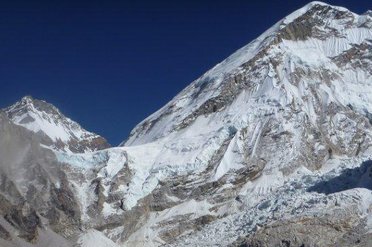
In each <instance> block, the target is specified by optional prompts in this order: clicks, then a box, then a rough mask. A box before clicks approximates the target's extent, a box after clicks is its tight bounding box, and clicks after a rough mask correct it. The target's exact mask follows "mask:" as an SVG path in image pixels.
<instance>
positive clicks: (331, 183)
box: [307, 160, 372, 195]
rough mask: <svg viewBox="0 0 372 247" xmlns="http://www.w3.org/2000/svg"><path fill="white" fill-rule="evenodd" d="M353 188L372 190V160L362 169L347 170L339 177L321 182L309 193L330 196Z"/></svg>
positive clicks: (361, 167)
mask: <svg viewBox="0 0 372 247" xmlns="http://www.w3.org/2000/svg"><path fill="white" fill-rule="evenodd" d="M353 188H365V189H369V190H372V160H368V161H365V162H363V163H362V165H361V166H360V167H356V168H352V169H345V170H344V171H342V172H341V174H340V175H339V176H337V177H334V178H330V179H328V180H326V181H322V182H319V183H317V184H315V185H313V186H311V187H310V188H308V190H307V191H308V192H318V193H324V194H327V195H328V194H332V193H336V192H340V191H344V190H349V189H353Z"/></svg>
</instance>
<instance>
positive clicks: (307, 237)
mask: <svg viewBox="0 0 372 247" xmlns="http://www.w3.org/2000/svg"><path fill="white" fill-rule="evenodd" d="M371 40H372V18H371V17H369V16H367V15H356V14H354V13H352V12H350V11H348V10H347V9H345V8H341V7H333V6H330V5H328V4H324V3H321V2H312V3H310V4H308V5H306V6H305V7H303V8H301V9H300V10H298V11H295V12H294V13H292V14H290V15H289V16H287V17H286V18H284V19H282V20H281V21H279V22H278V23H276V24H275V25H274V26H273V28H271V29H269V30H268V31H266V32H265V33H264V34H263V35H261V36H260V37H259V38H258V39H256V40H254V41H252V42H251V43H250V44H248V45H247V46H245V47H243V48H242V49H240V50H238V51H237V52H236V53H234V54H233V55H232V56H230V57H229V58H227V59H226V60H224V61H223V62H221V63H220V64H219V65H217V66H215V67H214V68H212V69H211V70H209V71H208V72H206V74H204V75H203V76H201V77H200V78H199V79H197V80H195V81H194V82H193V83H192V84H190V85H189V86H188V87H186V88H185V89H184V90H183V91H181V92H180V93H179V94H178V95H177V96H176V97H175V98H174V99H172V100H171V101H170V102H169V103H168V104H166V105H165V106H164V107H163V108H161V109H160V110H159V111H157V112H155V113H154V114H153V115H151V116H149V117H148V118H147V119H145V120H144V121H143V122H141V123H140V124H139V125H137V126H136V127H135V128H134V130H133V131H132V134H131V136H130V137H129V139H128V140H127V141H126V142H125V143H123V144H122V145H120V146H119V147H112V148H107V149H103V150H93V152H90V151H89V152H70V151H68V150H65V149H59V148H58V147H57V148H56V147H55V146H53V144H51V145H45V144H43V139H42V136H40V135H38V133H37V132H36V133H35V131H32V129H31V130H29V129H27V128H23V127H22V126H19V125H21V124H20V123H21V122H22V120H20V121H14V118H13V120H12V119H8V116H9V112H13V111H14V108H16V107H13V109H12V108H11V109H10V110H8V112H7V114H6V116H5V115H4V116H3V115H0V116H1V117H2V118H4V123H3V124H2V122H1V121H0V127H3V128H4V129H1V128H0V141H3V142H0V144H1V145H0V146H2V147H9V148H8V149H9V150H11V149H12V148H14V149H15V151H14V152H9V154H8V152H4V154H2V155H0V157H1V156H3V157H7V158H6V159H5V158H2V159H0V168H2V169H3V171H2V175H3V177H1V179H0V188H11V189H8V190H6V189H2V190H1V193H2V194H3V195H4V198H1V197H0V200H2V203H0V213H1V215H3V216H4V218H5V221H6V222H8V223H11V224H12V227H13V228H12V227H9V226H8V225H6V224H5V223H3V222H1V221H0V226H3V228H4V229H5V227H4V226H5V225H6V229H5V230H2V228H0V233H2V235H1V234H0V244H3V243H4V246H8V245H9V246H12V245H11V243H12V242H11V240H13V241H15V240H17V241H23V242H22V243H24V242H26V243H25V244H24V245H25V246H27V244H28V243H29V242H33V243H36V244H38V243H40V241H45V236H46V235H48V234H47V233H45V230H46V229H51V230H52V231H53V232H55V233H56V234H57V236H59V237H60V238H62V240H63V241H66V243H64V244H66V246H69V245H70V246H72V245H77V246H84V247H85V246H89V245H91V244H92V243H98V242H100V243H102V244H103V245H105V246H199V245H200V244H201V243H202V244H203V245H205V246H292V245H293V246H334V245H337V246H353V245H356V246H370V243H371V241H372V234H371V232H372V213H371V212H372V191H371V189H372V188H371V184H372V182H371V176H370V174H371V172H372V167H371V157H372V125H371V122H372V120H371V112H372V98H371V97H370V95H372V71H371V69H370V68H371V67H372V59H371V58H372V54H371V51H372V49H371V48H372V47H371ZM230 69H232V70H230ZM26 101H27V99H26ZM18 112H19V111H15V113H18ZM20 116H21V119H24V116H23V114H20ZM11 117H12V116H11ZM26 117H27V116H25V118H26ZM2 118H0V120H2ZM26 120H27V119H26ZM26 120H25V121H26ZM12 121H13V122H12ZM17 123H18V124H17ZM26 127H27V126H26ZM35 136H36V137H37V138H36V137H35ZM39 139H41V140H39ZM27 140H31V141H32V142H31V141H27ZM7 141H11V142H10V143H14V144H11V145H10V144H6V143H7ZM29 142H30V143H29ZM20 143H21V144H20ZM40 143H41V144H42V145H40ZM10 147H11V148H10ZM0 151H1V150H0ZM5 154H6V155H5ZM18 154H23V155H21V156H20V155H18ZM18 156H19V157H18ZM16 157H18V158H16ZM9 160H10V161H12V162H11V163H12V165H9V162H8V161H9ZM14 174H16V175H14ZM25 174H27V176H26V175H25ZM38 174H43V176H42V177H43V179H41V178H40V176H38ZM15 177H24V181H18V180H15V179H14V178H15ZM344 184H347V186H346V185H344ZM31 185H32V186H31ZM33 198H34V199H33ZM19 202H23V203H19ZM4 205H7V206H4ZM20 218H21V219H22V220H19V219H20ZM22 222H27V224H23V223H22ZM38 234H39V235H38ZM45 234H46V235H45ZM49 235H50V233H49ZM1 236H3V237H1ZM50 236H51V235H50ZM54 237H55V236H54ZM20 239H23V240H20ZM3 240H4V241H3ZM62 240H61V239H59V241H60V242H61V241H62ZM38 241H39V242H38ZM95 241H96V242H95ZM40 246H42V245H41V244H40Z"/></svg>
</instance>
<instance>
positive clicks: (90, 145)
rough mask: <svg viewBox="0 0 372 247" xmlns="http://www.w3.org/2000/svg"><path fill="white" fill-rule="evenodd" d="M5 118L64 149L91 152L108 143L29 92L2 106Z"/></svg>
mask: <svg viewBox="0 0 372 247" xmlns="http://www.w3.org/2000/svg"><path fill="white" fill-rule="evenodd" d="M4 111H5V113H6V114H7V116H8V117H9V119H10V120H11V121H12V122H13V123H15V124H17V125H20V126H23V127H25V128H27V129H29V130H31V131H33V132H35V133H37V134H38V135H39V136H40V137H41V138H43V140H44V143H43V144H46V145H48V146H51V147H53V148H54V149H56V150H61V151H66V152H77V153H84V152H92V151H96V150H100V149H104V148H108V147H110V145H109V144H108V143H107V141H106V140H105V139H104V138H103V137H101V136H99V135H97V134H94V133H91V132H88V131H86V130H85V129H83V128H82V127H81V126H80V125H79V124H77V123H76V122H74V121H72V120H71V119H69V118H67V117H65V116H64V115H63V114H62V113H61V112H60V111H59V110H58V109H57V108H56V107H54V106H53V105H51V104H49V103H47V102H45V101H42V100H37V99H33V98H32V97H31V96H26V97H23V98H22V99H21V100H20V101H19V102H17V103H15V104H14V105H12V106H10V107H8V108H6V109H4Z"/></svg>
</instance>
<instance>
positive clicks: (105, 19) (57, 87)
mask: <svg viewBox="0 0 372 247" xmlns="http://www.w3.org/2000/svg"><path fill="white" fill-rule="evenodd" d="M7 2H8V3H7ZM135 2H138V1H128V0H127V1H103V0H102V1H79V0H75V1H53V0H50V1H45V2H44V1H36V0H35V1H34V0H33V1H16V0H14V1H1V2H0V35H1V36H0V107H5V106H8V105H10V104H12V103H14V102H15V101H17V100H19V98H21V97H22V96H24V95H32V96H33V97H35V98H39V99H45V100H47V101H48V102H50V103H52V104H54V105H56V106H57V107H58V108H59V109H60V110H61V111H62V112H63V113H64V114H65V115H67V116H69V117H70V118H72V119H73V120H75V121H77V122H79V123H80V124H81V125H82V126H83V127H84V128H86V129H88V130H90V131H94V132H97V133H98V134H101V135H102V136H104V137H106V138H107V139H108V140H109V142H110V143H112V144H113V145H117V144H118V143H119V142H121V141H122V140H124V139H125V138H126V137H127V136H128V133H129V131H130V130H131V129H132V128H133V127H134V126H135V125H136V124H137V123H138V122H140V121H141V120H143V119H144V118H145V117H147V116H148V115H149V114H151V113H152V112H154V111H156V110H157V109H159V108H160V107H161V106H163V105H164V104H165V103H166V102H168V101H169V100H170V99H171V98H172V97H174V96H175V95H176V94H177V93H178V92H179V91H180V90H182V89H183V88H184V87H185V86H186V85H188V84H189V83H190V82H192V81H193V80H194V79H196V78H197V77H199V76H200V75H201V74H203V73H204V72H205V71H206V70H208V69H209V68H211V67H212V66H214V65H215V64H216V63H218V62H220V61H221V60H223V59H224V58H226V57H227V56H228V55H230V54H231V53H232V52H234V51H235V50H237V49H238V48H240V47H241V46H243V45H245V44H247V43H249V42H250V41H251V40H252V39H254V38H255V37H257V36H258V35H259V34H260V33H262V32H264V31H265V30H266V29H267V28H269V27H270V26H272V25H273V24H274V23H275V22H277V21H278V20H279V19H281V18H283V17H284V16H286V15H287V14H289V13H290V12H292V11H294V10H296V9H298V8H300V7H302V6H303V5H305V4H306V3H308V1H302V0H288V1H283V0H281V1H274V0H272V1H266V0H260V1H254V0H253V1H248V0H245V1H235V0H225V1H217V0H214V1H202V0H200V1H191V0H190V1H140V3H135ZM328 3H330V4H334V5H340V6H344V7H347V8H349V9H350V10H352V11H354V12H356V13H363V12H365V11H366V10H367V9H371V8H372V2H371V1H370V0H349V1H345V0H344V1H342V0H334V1H328Z"/></svg>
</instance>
